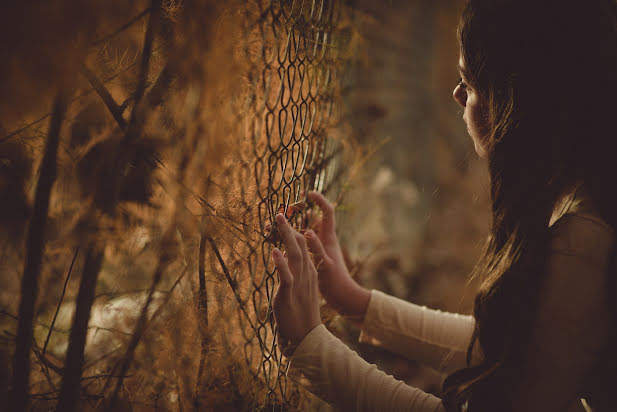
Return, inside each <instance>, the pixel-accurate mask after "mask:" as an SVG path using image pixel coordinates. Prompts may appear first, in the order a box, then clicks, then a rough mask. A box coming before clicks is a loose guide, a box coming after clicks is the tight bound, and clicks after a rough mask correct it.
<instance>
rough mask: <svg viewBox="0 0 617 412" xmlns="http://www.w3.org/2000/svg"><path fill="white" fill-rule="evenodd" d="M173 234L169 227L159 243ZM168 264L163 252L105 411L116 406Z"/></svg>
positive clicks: (167, 241)
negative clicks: (157, 288) (124, 377)
mask: <svg viewBox="0 0 617 412" xmlns="http://www.w3.org/2000/svg"><path fill="white" fill-rule="evenodd" d="M173 233H174V227H173V226H170V227H169V228H168V229H167V231H166V233H165V234H164V235H163V240H162V242H161V244H162V245H163V247H164V245H167V244H169V241H170V239H171V237H172V236H173ZM169 262H170V259H169V256H168V255H167V254H166V253H165V252H163V253H162V254H161V255H160V257H159V260H158V263H157V265H156V269H155V271H154V275H153V276H152V284H151V286H150V290H149V291H148V296H147V297H146V302H145V303H144V305H143V306H142V308H141V313H140V314H139V319H138V320H137V323H136V325H135V328H134V329H133V333H132V336H131V340H130V341H129V345H128V348H127V349H126V353H125V354H124V357H123V359H122V362H121V364H120V372H119V375H120V376H121V377H120V379H118V382H116V386H115V388H114V390H113V392H112V395H111V397H110V399H109V403H108V404H107V408H106V410H108V411H110V410H113V408H114V406H115V404H116V401H117V399H118V395H119V394H120V389H121V388H122V383H123V382H124V379H123V378H122V376H124V375H126V373H127V372H128V370H129V367H130V366H131V363H132V362H133V358H134V356H135V349H137V345H138V344H139V341H140V340H141V338H142V336H143V334H144V332H145V331H146V327H147V324H148V310H149V309H150V304H151V303H152V300H153V299H154V293H155V290H156V287H157V286H158V284H159V282H160V281H161V279H162V278H163V273H164V272H165V268H166V267H167V265H168V264H169Z"/></svg>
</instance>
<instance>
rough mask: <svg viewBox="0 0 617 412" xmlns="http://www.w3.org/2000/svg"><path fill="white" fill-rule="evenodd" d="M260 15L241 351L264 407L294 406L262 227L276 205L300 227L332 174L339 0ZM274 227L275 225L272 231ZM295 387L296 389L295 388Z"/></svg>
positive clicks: (268, 241)
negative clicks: (302, 206) (251, 223)
mask: <svg viewBox="0 0 617 412" xmlns="http://www.w3.org/2000/svg"><path fill="white" fill-rule="evenodd" d="M257 7H258V8H259V10H258V15H259V19H258V21H257V23H256V25H255V26H253V27H252V29H253V33H252V34H249V35H248V37H247V38H256V39H257V41H256V42H257V49H256V50H255V49H253V50H251V51H250V53H251V54H252V55H253V56H254V57H256V59H254V65H253V66H252V68H251V70H252V71H254V74H255V77H253V78H252V79H251V80H252V84H253V90H254V94H253V96H252V99H251V102H250V109H249V113H250V115H249V116H247V119H248V123H249V124H248V135H249V137H250V139H251V141H252V154H251V155H252V156H251V155H249V156H251V157H252V159H253V160H252V161H251V162H248V163H249V164H250V168H248V167H247V169H248V170H247V175H248V174H252V178H253V179H254V183H255V196H256V199H255V200H256V202H257V205H256V207H255V208H254V211H255V212H256V213H257V216H256V217H257V220H258V223H259V228H260V232H261V236H260V237H259V238H258V239H257V240H256V242H255V243H254V244H253V245H252V247H249V251H248V252H249V258H248V259H247V261H246V264H247V266H248V267H247V272H248V273H250V275H251V284H250V285H249V286H248V287H247V288H246V289H245V292H244V293H245V294H246V295H245V296H244V301H245V302H247V303H248V302H249V301H250V313H249V312H246V311H245V312H244V313H242V312H240V313H241V317H240V319H241V321H240V322H241V325H242V328H241V329H242V330H243V333H244V338H245V340H246V342H245V344H244V354H245V357H246V361H247V363H248V365H249V367H250V368H251V370H252V371H253V373H254V376H255V378H258V377H261V379H262V380H263V382H264V383H265V388H266V392H267V393H266V397H265V405H264V406H265V407H270V406H272V408H273V409H274V408H276V407H281V408H282V409H288V408H290V407H293V405H292V403H293V401H291V398H292V397H293V391H288V382H287V379H286V372H287V369H288V366H289V365H288V363H287V361H286V360H285V359H284V358H283V357H282V356H281V354H280V351H279V350H277V347H276V341H275V335H276V326H275V324H274V318H273V316H272V297H273V294H274V292H275V285H276V283H277V281H278V280H277V274H276V271H275V268H274V265H273V263H272V262H271V258H270V253H271V250H272V247H273V246H272V245H273V244H277V243H280V241H278V240H277V239H276V237H275V236H274V237H273V234H269V233H267V231H266V229H265V226H266V225H267V224H268V223H269V222H273V221H274V216H275V215H276V214H277V213H278V212H283V213H285V214H286V215H287V216H288V217H289V218H290V220H291V221H292V223H293V225H294V226H295V227H296V228H300V229H301V228H303V226H306V224H307V219H306V218H307V216H306V213H303V212H302V211H300V213H292V209H291V208H290V205H292V204H295V203H298V202H303V201H305V199H303V193H306V192H308V191H309V190H320V191H324V190H328V185H329V184H330V183H332V181H333V179H332V177H333V176H334V175H335V170H336V168H337V164H336V156H335V153H336V152H337V150H336V144H335V142H334V141H333V140H332V139H329V138H328V128H329V126H330V125H331V122H332V120H333V118H334V117H335V109H336V99H337V97H338V96H339V95H340V93H339V91H338V89H337V77H338V76H339V75H340V68H341V64H340V58H339V53H338V51H337V47H336V44H335V43H334V41H333V37H335V34H336V33H335V31H336V28H337V22H338V20H339V14H340V9H341V4H340V2H339V1H336V0H306V1H304V0H301V1H294V0H291V1H290V0H288V1H285V0H273V1H270V2H267V3H265V4H258V5H257ZM273 233H275V232H273ZM290 392H291V393H290Z"/></svg>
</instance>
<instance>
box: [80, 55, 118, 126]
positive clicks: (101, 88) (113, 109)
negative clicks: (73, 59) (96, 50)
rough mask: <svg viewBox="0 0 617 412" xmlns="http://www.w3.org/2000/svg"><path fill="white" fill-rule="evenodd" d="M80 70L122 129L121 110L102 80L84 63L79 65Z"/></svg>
mask: <svg viewBox="0 0 617 412" xmlns="http://www.w3.org/2000/svg"><path fill="white" fill-rule="evenodd" d="M81 72H82V73H83V75H84V77H85V78H86V79H88V83H90V85H91V86H92V87H93V88H94V90H95V91H96V93H97V94H98V95H99V97H100V98H101V100H103V103H105V106H107V110H109V112H110V113H111V115H112V116H113V117H114V119H115V120H116V123H118V126H120V129H121V130H124V129H125V127H126V120H124V117H123V116H122V110H121V108H120V106H119V105H118V103H116V102H115V100H114V98H113V97H111V93H109V90H107V88H106V87H105V85H104V84H103V82H101V81H100V80H99V78H98V77H96V74H94V73H93V72H92V70H90V69H89V68H88V67H87V66H86V65H85V64H83V65H82V66H81Z"/></svg>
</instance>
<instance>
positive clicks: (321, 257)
mask: <svg viewBox="0 0 617 412" xmlns="http://www.w3.org/2000/svg"><path fill="white" fill-rule="evenodd" d="M304 236H305V237H306V243H307V244H308V248H309V250H310V251H311V253H312V254H313V257H314V258H315V266H316V267H317V269H319V264H320V263H322V264H329V262H330V257H329V256H328V254H327V253H326V249H325V248H324V246H323V243H321V239H319V236H317V234H316V233H315V232H314V231H312V230H307V231H306V233H305V234H304Z"/></svg>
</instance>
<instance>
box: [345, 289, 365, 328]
mask: <svg viewBox="0 0 617 412" xmlns="http://www.w3.org/2000/svg"><path fill="white" fill-rule="evenodd" d="M350 292H351V293H350V298H349V300H348V305H347V307H345V308H344V309H343V310H341V311H340V312H341V315H343V316H344V317H345V318H346V319H348V320H350V321H352V322H353V323H355V324H356V325H358V326H359V325H362V322H363V321H364V316H365V315H366V311H367V309H368V304H369V301H370V299H371V291H370V290H368V289H366V288H365V287H362V286H360V285H358V284H357V283H355V282H354V287H353V288H352V289H351V290H350Z"/></svg>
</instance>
